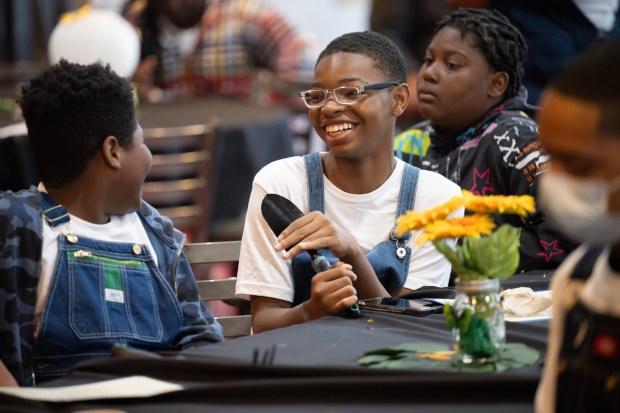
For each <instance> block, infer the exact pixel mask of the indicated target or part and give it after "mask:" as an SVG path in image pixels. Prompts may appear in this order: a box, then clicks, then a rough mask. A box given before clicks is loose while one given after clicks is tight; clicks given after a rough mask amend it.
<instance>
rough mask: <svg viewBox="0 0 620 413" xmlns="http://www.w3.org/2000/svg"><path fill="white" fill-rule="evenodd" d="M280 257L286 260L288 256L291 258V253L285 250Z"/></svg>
mask: <svg viewBox="0 0 620 413" xmlns="http://www.w3.org/2000/svg"><path fill="white" fill-rule="evenodd" d="M282 257H284V259H285V260H288V259H289V258H291V253H290V252H288V251H287V252H285V253H284V254H283V255H282Z"/></svg>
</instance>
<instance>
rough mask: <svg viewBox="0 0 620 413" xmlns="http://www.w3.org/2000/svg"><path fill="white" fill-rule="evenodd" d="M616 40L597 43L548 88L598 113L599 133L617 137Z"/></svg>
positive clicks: (619, 69) (619, 67)
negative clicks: (591, 106)
mask: <svg viewBox="0 0 620 413" xmlns="http://www.w3.org/2000/svg"><path fill="white" fill-rule="evenodd" d="M619 74H620V38H614V39H608V40H601V41H600V42H599V43H597V44H595V45H593V46H591V47H590V48H589V49H588V50H586V51H585V52H584V53H583V54H581V55H579V56H577V57H576V58H575V59H574V60H573V61H572V62H570V63H569V65H568V66H567V67H566V68H565V69H564V70H563V71H561V72H560V73H559V74H558V75H557V76H556V77H555V78H554V79H552V80H551V82H550V83H549V85H548V88H550V89H552V90H555V91H557V92H559V93H561V94H563V95H567V96H570V97H573V98H577V99H579V100H583V101H585V102H588V103H593V104H595V105H598V106H600V107H601V109H602V118H601V122H600V125H599V131H600V132H603V133H610V134H613V135H620V75H619Z"/></svg>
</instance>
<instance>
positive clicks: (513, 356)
mask: <svg viewBox="0 0 620 413" xmlns="http://www.w3.org/2000/svg"><path fill="white" fill-rule="evenodd" d="M452 353H453V352H452V351H450V349H449V348H448V347H447V346H446V345H444V344H438V343H404V344H400V345H398V346H396V347H388V348H381V349H377V350H373V351H369V352H366V353H365V354H364V355H363V356H362V357H360V358H359V359H358V360H357V363H358V364H360V365H362V366H367V367H371V368H386V369H416V370H439V371H462V372H474V373H484V372H503V371H506V370H511V369H517V368H521V367H524V366H529V365H532V364H534V363H535V362H536V361H537V360H538V358H539V356H540V355H539V353H538V351H536V350H535V349H533V348H531V347H529V346H526V345H525V344H522V343H508V344H506V346H505V348H504V349H503V350H502V351H501V352H500V354H499V358H498V359H497V360H496V361H495V362H493V363H486V364H461V363H459V362H457V361H456V359H455V356H454V355H452Z"/></svg>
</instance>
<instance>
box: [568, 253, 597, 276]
mask: <svg viewBox="0 0 620 413" xmlns="http://www.w3.org/2000/svg"><path fill="white" fill-rule="evenodd" d="M604 248H605V247H603V246H593V247H590V248H588V249H587V250H586V252H585V253H584V254H583V256H582V257H581V258H580V259H579V261H578V262H577V264H576V265H575V268H573V272H572V273H571V275H570V278H571V279H573V280H587V279H588V278H589V277H590V275H591V274H592V269H593V268H594V263H595V262H596V259H597V258H598V257H599V256H600V255H601V253H602V252H603V249H604Z"/></svg>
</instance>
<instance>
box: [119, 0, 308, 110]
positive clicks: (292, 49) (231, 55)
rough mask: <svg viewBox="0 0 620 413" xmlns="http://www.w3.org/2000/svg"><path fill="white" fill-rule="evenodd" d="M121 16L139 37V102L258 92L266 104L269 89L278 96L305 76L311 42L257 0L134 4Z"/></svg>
mask: <svg viewBox="0 0 620 413" xmlns="http://www.w3.org/2000/svg"><path fill="white" fill-rule="evenodd" d="M126 16H127V18H128V19H129V20H130V21H132V22H133V23H134V24H136V25H137V27H138V28H139V29H140V31H141V34H142V60H141V63H140V65H139V67H138V70H137V71H136V74H135V76H134V82H135V85H136V87H137V91H138V94H139V96H140V98H141V99H143V100H147V101H161V100H172V99H176V98H180V97H191V96H198V95H203V94H208V93H217V94H222V95H229V96H234V97H238V98H242V99H248V98H252V97H256V96H255V95H256V93H261V94H262V95H264V96H262V97H261V99H262V103H266V104H268V103H270V102H271V101H272V100H275V99H277V98H278V94H277V93H275V92H274V89H279V90H280V91H281V92H282V94H283V95H286V94H287V91H288V90H290V91H291V92H292V91H293V90H298V88H299V87H300V85H301V84H303V85H307V83H309V81H310V80H311V78H312V70H313V67H314V55H313V53H312V47H311V44H310V43H309V42H308V41H307V40H306V39H305V38H303V37H302V36H300V35H299V34H298V33H297V31H296V30H295V28H294V27H292V26H291V25H290V24H289V23H288V22H287V21H286V20H285V19H284V18H283V17H282V16H281V15H280V14H279V13H278V12H277V11H276V10H275V9H273V8H272V7H271V6H268V5H266V4H263V3H261V2H260V0H135V1H134V2H133V3H132V4H130V6H129V7H128V10H127V12H126ZM261 68H263V69H266V70H260V69H261ZM289 87H290V88H289Z"/></svg>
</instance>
